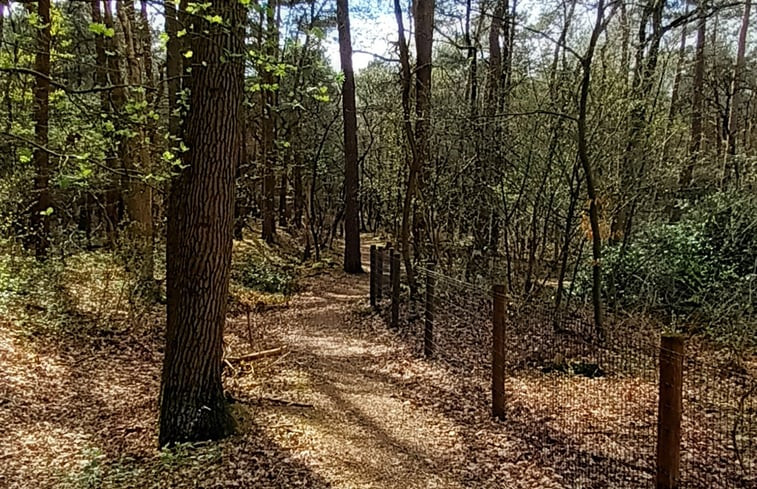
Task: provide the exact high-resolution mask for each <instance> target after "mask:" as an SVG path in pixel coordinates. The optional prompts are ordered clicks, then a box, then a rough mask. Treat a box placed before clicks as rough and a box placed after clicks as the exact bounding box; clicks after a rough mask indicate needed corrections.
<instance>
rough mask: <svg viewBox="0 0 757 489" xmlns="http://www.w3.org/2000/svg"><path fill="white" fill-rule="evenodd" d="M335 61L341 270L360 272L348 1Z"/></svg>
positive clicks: (343, 0)
mask: <svg viewBox="0 0 757 489" xmlns="http://www.w3.org/2000/svg"><path fill="white" fill-rule="evenodd" d="M336 17H337V24H338V26H339V58H340V60H341V63H342V72H343V73H344V82H343V83H342V115H343V117H344V271H345V272H347V273H362V271H363V266H362V264H361V262H360V219H359V215H358V206H359V203H358V185H359V182H358V177H359V176H358V161H357V160H358V153H357V109H356V106H355V74H354V73H353V71H352V40H351V39H350V13H349V5H348V0H337V3H336Z"/></svg>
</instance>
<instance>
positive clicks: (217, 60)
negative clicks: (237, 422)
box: [159, 0, 244, 446]
mask: <svg viewBox="0 0 757 489" xmlns="http://www.w3.org/2000/svg"><path fill="white" fill-rule="evenodd" d="M206 13H207V14H208V15H207V16H206V18H211V17H212V16H213V15H219V16H221V18H223V19H224V25H219V24H211V23H209V22H206V21H201V20H200V19H199V18H198V19H195V21H194V24H193V28H192V29H191V30H190V32H189V34H188V36H189V42H190V49H191V50H192V52H193V57H192V58H191V61H192V77H191V78H189V79H188V85H189V89H190V93H191V96H190V104H189V110H188V113H187V116H186V122H185V131H184V141H185V143H186V145H187V146H188V147H189V151H188V152H186V153H185V154H184V161H183V163H184V165H186V167H185V169H184V170H183V171H182V173H181V174H180V175H179V176H178V177H177V178H176V179H175V181H174V182H173V185H172V188H171V193H170V196H169V209H168V213H169V214H168V237H167V294H168V321H167V332H166V350H165V359H164V363H163V379H162V388H161V411H160V440H159V441H160V445H161V446H163V445H166V444H173V443H176V442H181V441H196V440H207V439H217V438H222V437H224V436H227V435H229V434H230V433H231V432H232V431H233V424H234V423H233V419H232V418H231V416H230V414H229V412H228V406H227V403H226V400H225V398H224V393H223V385H222V382H221V371H222V353H223V351H222V349H223V326H224V321H225V318H226V305H227V297H228V289H229V273H230V267H231V246H232V229H233V216H234V181H235V179H234V176H235V174H236V168H237V165H238V162H239V160H240V158H241V148H242V144H241V136H242V135H241V122H240V116H241V112H240V111H241V103H242V99H243V75H244V71H243V64H242V59H243V55H242V53H243V48H244V44H243V39H244V36H243V27H242V25H243V21H244V9H243V8H242V7H241V3H240V2H239V1H238V0H222V1H220V0H219V1H216V2H213V3H212V4H211V6H210V8H209V9H208V11H207V12H206ZM228 26H231V27H228Z"/></svg>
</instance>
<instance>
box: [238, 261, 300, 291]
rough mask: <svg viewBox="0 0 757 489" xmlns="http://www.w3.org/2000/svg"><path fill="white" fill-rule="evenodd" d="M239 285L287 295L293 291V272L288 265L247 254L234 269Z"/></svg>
mask: <svg viewBox="0 0 757 489" xmlns="http://www.w3.org/2000/svg"><path fill="white" fill-rule="evenodd" d="M233 275H234V279H235V280H236V281H237V282H238V283H240V284H241V285H243V286H245V287H248V288H250V289H253V290H257V291H260V292H268V293H271V294H284V295H289V294H291V293H292V292H294V285H295V280H294V273H293V272H292V270H291V269H289V268H288V267H285V266H282V265H276V264H272V263H268V262H267V261H264V260H261V259H260V258H259V257H256V256H247V257H245V259H244V260H243V261H242V263H241V264H240V265H239V267H238V268H237V269H236V270H235V271H234V274H233Z"/></svg>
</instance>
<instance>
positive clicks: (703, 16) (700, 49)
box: [672, 0, 707, 222]
mask: <svg viewBox="0 0 757 489" xmlns="http://www.w3.org/2000/svg"><path fill="white" fill-rule="evenodd" d="M697 9H698V11H699V12H698V17H699V25H698V27H697V45H696V55H695V60H694V85H693V86H692V96H691V139H690V141H689V160H688V162H687V163H686V165H684V167H683V169H681V173H680V175H679V177H678V194H679V195H678V197H679V199H683V198H688V197H689V190H690V188H691V183H692V180H693V177H694V167H695V166H696V164H697V161H699V153H700V151H701V149H702V136H703V133H704V121H703V117H704V94H703V91H704V67H705V57H704V45H705V39H706V36H707V0H699V4H698V5H697ZM681 213H682V211H681V208H680V206H675V207H674V209H673V215H672V220H673V221H674V222H675V221H678V220H680V219H681Z"/></svg>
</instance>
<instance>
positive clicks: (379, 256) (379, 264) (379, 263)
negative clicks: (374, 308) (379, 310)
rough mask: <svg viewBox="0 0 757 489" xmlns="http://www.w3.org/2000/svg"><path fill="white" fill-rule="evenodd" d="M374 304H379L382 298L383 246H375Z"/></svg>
mask: <svg viewBox="0 0 757 489" xmlns="http://www.w3.org/2000/svg"><path fill="white" fill-rule="evenodd" d="M375 280H376V285H375V286H374V287H376V304H377V305H381V299H383V298H384V287H383V285H384V247H383V246H379V247H378V248H376V278H375Z"/></svg>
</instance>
